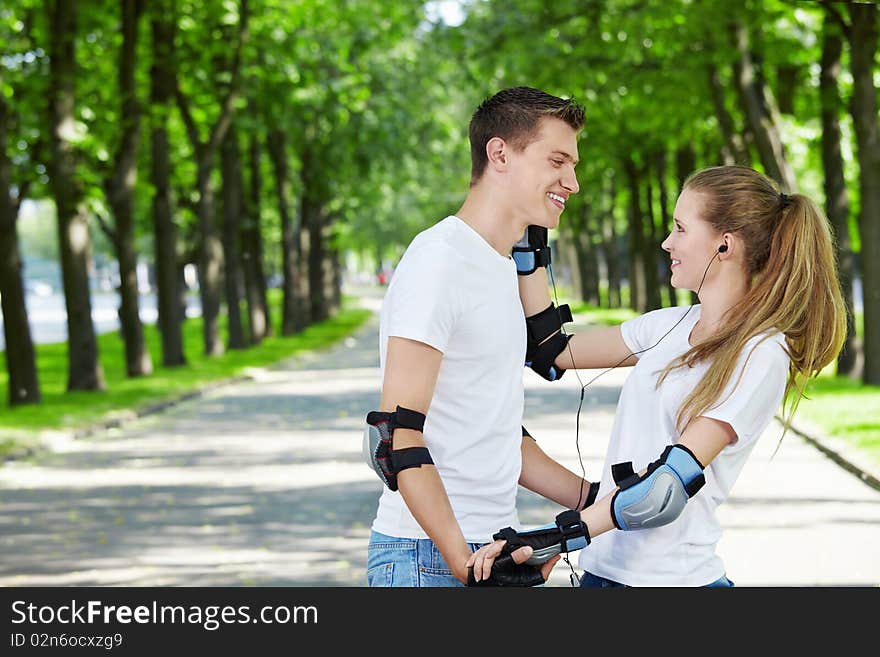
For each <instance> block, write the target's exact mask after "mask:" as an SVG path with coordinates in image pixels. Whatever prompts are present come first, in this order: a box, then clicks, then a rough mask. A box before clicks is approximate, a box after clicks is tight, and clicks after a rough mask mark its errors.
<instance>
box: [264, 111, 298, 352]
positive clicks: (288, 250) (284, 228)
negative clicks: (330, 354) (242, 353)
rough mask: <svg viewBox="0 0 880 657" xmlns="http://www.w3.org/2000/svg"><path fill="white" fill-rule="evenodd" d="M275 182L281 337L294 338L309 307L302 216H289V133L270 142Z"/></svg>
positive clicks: (276, 132) (276, 135) (272, 136)
mask: <svg viewBox="0 0 880 657" xmlns="http://www.w3.org/2000/svg"><path fill="white" fill-rule="evenodd" d="M267 146H268V149H269V158H270V159H271V160H272V171H273V173H274V178H275V195H276V197H277V201H278V214H279V216H280V217H281V262H282V269H283V270H284V271H283V280H284V300H283V303H282V313H281V335H293V334H294V333H298V332H299V331H301V330H303V329H304V328H305V327H306V326H307V325H308V315H307V306H306V304H305V296H304V294H303V290H302V277H301V275H300V274H301V269H300V261H301V259H302V246H301V245H302V242H301V231H300V221H299V215H297V216H296V217H293V218H292V217H291V216H290V169H289V167H288V165H287V133H286V132H284V131H283V130H281V129H280V128H275V129H273V130H272V131H270V133H269V138H268V142H267Z"/></svg>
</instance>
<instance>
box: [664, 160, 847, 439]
mask: <svg viewBox="0 0 880 657" xmlns="http://www.w3.org/2000/svg"><path fill="white" fill-rule="evenodd" d="M684 188H685V189H691V190H693V191H696V192H699V193H700V194H701V195H702V196H703V198H704V207H703V212H702V216H703V218H704V219H705V220H706V221H708V222H709V223H710V224H711V225H712V226H713V228H715V229H716V230H717V231H718V232H732V233H736V234H738V235H739V236H740V237H741V239H742V241H743V244H744V246H745V264H746V270H747V273H748V275H749V278H750V281H749V289H748V292H747V293H746V295H745V297H744V298H743V299H742V300H741V301H740V303H739V305H738V307H737V308H734V309H731V310H730V311H728V314H727V315H726V316H725V318H724V320H723V323H722V326H721V328H720V329H719V331H717V332H716V333H715V334H714V335H713V336H712V337H711V338H710V339H709V340H707V341H705V342H702V343H700V344H699V345H697V346H696V347H692V348H691V349H690V350H688V351H687V352H686V353H685V354H683V355H682V356H681V357H680V358H678V359H676V360H675V361H673V362H672V363H670V364H669V365H668V366H667V367H666V368H665V369H664V370H663V372H662V373H661V376H660V378H659V381H658V385H660V383H662V382H663V380H664V379H665V378H666V376H667V375H668V374H669V373H670V372H671V371H673V370H675V369H677V368H679V367H686V366H687V367H692V366H693V365H695V364H697V363H699V362H701V361H706V360H710V361H711V364H710V365H709V368H708V370H707V371H706V373H705V375H704V376H703V379H702V381H701V382H700V384H699V385H698V386H696V388H695V389H694V391H693V392H691V393H690V394H689V395H688V396H687V397H686V398H685V400H684V402H683V403H682V405H681V408H680V409H679V414H678V418H677V425H678V427H679V429H680V430H681V431H683V430H684V428H685V427H686V426H687V424H688V423H689V422H690V421H691V420H692V419H693V418H696V417H699V416H700V415H701V414H703V413H704V412H705V411H706V410H708V409H709V408H711V407H712V406H714V405H716V404H717V403H719V402H721V401H723V400H721V399H720V397H721V394H722V392H723V391H724V389H725V388H726V386H727V384H728V382H729V381H730V378H731V377H732V376H733V372H734V371H735V369H736V366H737V363H738V362H739V358H740V354H741V353H742V351H743V349H745V346H746V344H747V343H748V342H749V340H751V339H752V338H754V337H757V336H762V340H761V341H763V340H764V339H767V338H769V337H770V336H772V335H773V334H775V333H777V332H781V333H783V334H784V335H785V344H786V352H787V353H788V356H789V358H790V359H791V361H790V365H789V373H788V379H787V381H786V387H785V394H784V396H783V424H784V429H783V435H785V431H786V430H787V429H788V427H789V425H790V424H791V419H792V417H793V415H794V412H795V410H796V409H797V406H798V404H799V402H800V400H801V398H802V397H803V395H804V387H805V385H806V380H807V379H808V378H810V377H812V376H816V375H817V374H819V372H821V371H822V369H823V368H824V367H825V366H827V365H828V364H829V363H831V362H833V361H834V359H835V358H836V357H837V354H838V353H839V352H840V350H841V349H842V347H843V343H844V340H845V338H846V309H845V306H844V302H843V295H842V294H841V291H840V282H839V280H838V277H837V263H836V260H835V256H834V248H833V239H832V236H831V229H830V227H829V224H828V220H827V219H826V218H825V216H824V214H823V213H822V211H821V210H820V209H819V207H818V206H817V205H816V203H815V202H813V201H812V200H811V199H810V198H808V197H807V196H804V195H803V194H793V195H791V196H788V195H785V194H780V193H779V192H778V191H777V190H776V188H775V186H774V185H773V183H772V182H771V181H770V180H769V179H768V178H766V177H765V176H763V175H761V174H760V173H758V172H756V171H754V170H752V169H749V168H747V167H739V166H724V167H712V168H709V169H703V170H702V171H698V172H696V173H694V174H692V175H691V176H690V177H689V178H688V179H687V180H686V181H685V184H684ZM759 343H760V342H759ZM759 343H758V344H759ZM755 346H757V344H756V345H755ZM750 355H751V352H750V353H749V354H747V357H748V356H750ZM786 404H787V405H788V413H787V415H786V413H785V406H786Z"/></svg>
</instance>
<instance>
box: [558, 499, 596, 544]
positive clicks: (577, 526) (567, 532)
mask: <svg viewBox="0 0 880 657" xmlns="http://www.w3.org/2000/svg"><path fill="white" fill-rule="evenodd" d="M556 526H557V527H559V531H560V533H561V534H562V536H561V537H560V542H561V544H562V551H563V552H571V551H573V550H581V549H583V548H584V547H586V546H587V545H589V544H590V533H589V532H588V531H587V526H586V524H584V522H583V520H581V514H580V513H578V512H577V511H574V510H573V509H569V510H567V511H563V512H562V513H560V514H559V515H558V516H556ZM569 541H572V543H571V545H569ZM585 541H586V542H585Z"/></svg>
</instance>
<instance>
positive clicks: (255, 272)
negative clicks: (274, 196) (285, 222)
mask: <svg viewBox="0 0 880 657" xmlns="http://www.w3.org/2000/svg"><path fill="white" fill-rule="evenodd" d="M249 143H250V146H249V148H248V153H249V157H248V160H249V162H248V168H249V169H250V174H251V175H250V186H249V188H248V196H247V199H248V200H247V203H246V206H245V207H246V211H245V213H244V215H243V217H242V219H243V221H242V229H241V247H242V252H241V259H242V267H243V269H244V281H245V294H246V296H247V304H248V318H249V325H250V332H251V340H252V341H253V342H254V343H255V344H258V343H260V342H261V341H262V340H263V338H265V337H267V336H268V335H269V334H270V333H271V326H272V324H271V322H270V318H269V304H268V301H267V299H266V275H265V273H264V272H263V237H262V234H261V233H260V214H261V213H260V208H261V201H260V198H261V196H262V186H263V185H262V176H261V175H260V142H259V139H258V137H257V134H256V132H254V133H253V134H252V135H251V136H250V140H249Z"/></svg>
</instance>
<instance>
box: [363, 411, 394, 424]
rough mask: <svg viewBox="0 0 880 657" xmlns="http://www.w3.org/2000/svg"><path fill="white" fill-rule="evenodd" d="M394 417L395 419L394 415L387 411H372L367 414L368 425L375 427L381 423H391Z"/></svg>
mask: <svg viewBox="0 0 880 657" xmlns="http://www.w3.org/2000/svg"><path fill="white" fill-rule="evenodd" d="M392 417H394V413H388V412H386V411H370V412H369V413H367V424H372V425H373V426H374V427H375V426H376V425H378V424H379V423H380V422H388V421H390V420H391V418H392Z"/></svg>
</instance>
